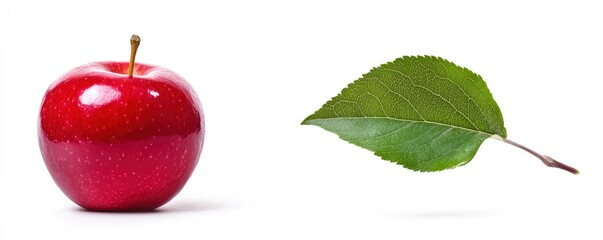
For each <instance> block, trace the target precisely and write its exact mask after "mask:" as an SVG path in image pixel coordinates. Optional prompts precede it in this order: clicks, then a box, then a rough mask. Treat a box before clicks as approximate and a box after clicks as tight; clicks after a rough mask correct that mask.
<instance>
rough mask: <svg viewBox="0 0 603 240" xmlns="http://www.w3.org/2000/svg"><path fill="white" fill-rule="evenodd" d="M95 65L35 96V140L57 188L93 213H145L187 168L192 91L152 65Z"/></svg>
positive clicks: (197, 111) (181, 181) (200, 118)
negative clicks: (131, 69)
mask: <svg viewBox="0 0 603 240" xmlns="http://www.w3.org/2000/svg"><path fill="white" fill-rule="evenodd" d="M128 66H129V63H127V62H97V63H90V64H86V65H83V66H80V67H77V68H75V69H73V70H71V71H70V72H68V73H66V74H65V75H63V76H62V77H60V78H59V79H58V80H56V81H55V82H54V83H53V84H52V85H51V86H50V87H49V88H48V90H47V91H46V94H45V95H44V99H43V100H42V104H41V109H40V116H39V122H38V140H39V145H40V151H41V153H42V157H43V159H44V162H45V164H46V167H47V168H48V171H49V172H50V175H51V176H52V178H53V179H54V181H55V183H56V184H57V185H58V187H59V188H60V189H61V190H62V191H63V193H65V195H67V197H69V198H70V199H71V200H72V201H73V202H75V203H76V204H78V205H80V206H81V207H83V208H86V209H88V210H94V211H148V210H153V209H155V208H158V207H160V206H162V205H163V204H165V203H167V202H168V201H170V200H171V199H172V198H173V197H174V196H176V194H178V192H180V190H181V189H182V188H183V187H184V185H185V183H186V182H187V180H188V179H189V177H190V176H191V174H192V173H193V170H194V168H195V166H196V165H197V162H198V160H199V156H200V154H201V150H202V148H203V142H204V136H205V121H204V114H203V109H202V107H201V103H200V101H199V99H198V97H197V95H196V93H195V92H194V90H193V88H192V87H191V86H190V85H189V84H188V83H187V82H186V81H185V80H184V79H183V78H182V77H180V76H179V75H178V74H176V73H174V72H172V71H170V70H168V69H165V68H162V67H158V66H152V65H146V64H138V63H137V64H135V67H134V74H133V76H132V77H129V76H128V74H127V71H128Z"/></svg>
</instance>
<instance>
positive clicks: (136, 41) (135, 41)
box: [128, 35, 140, 77]
mask: <svg viewBox="0 0 603 240" xmlns="http://www.w3.org/2000/svg"><path fill="white" fill-rule="evenodd" d="M130 46H131V48H130V67H128V76H129V77H132V75H133V74H134V59H135V58H136V50H138V46H140V37H139V36H138V35H132V37H131V38H130Z"/></svg>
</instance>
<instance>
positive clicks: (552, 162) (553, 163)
mask: <svg viewBox="0 0 603 240" xmlns="http://www.w3.org/2000/svg"><path fill="white" fill-rule="evenodd" d="M503 142H506V143H508V144H511V145H513V146H515V147H518V148H521V149H523V150H524V151H526V152H529V153H530V154H532V155H534V156H536V157H537V158H538V159H540V161H542V163H544V165H547V166H548V167H554V168H559V169H563V170H565V171H568V172H570V173H573V174H579V173H580V171H578V169H575V168H573V167H570V166H568V165H565V164H563V163H560V162H557V160H555V159H553V158H552V157H549V156H546V155H542V154H540V153H537V152H536V151H534V150H532V149H530V148H528V147H526V146H524V145H521V144H519V143H516V142H513V141H511V140H509V139H506V138H505V139H503Z"/></svg>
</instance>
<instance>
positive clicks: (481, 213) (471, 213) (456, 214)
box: [396, 209, 499, 219]
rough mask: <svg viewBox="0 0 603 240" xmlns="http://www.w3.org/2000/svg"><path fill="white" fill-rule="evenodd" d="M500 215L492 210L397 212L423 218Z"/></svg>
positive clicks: (400, 215)
mask: <svg viewBox="0 0 603 240" xmlns="http://www.w3.org/2000/svg"><path fill="white" fill-rule="evenodd" d="M497 215H499V212H496V211H490V210H477V209H473V210H452V209H447V210H431V211H422V212H407V213H402V214H397V215H396V216H398V217H403V218H412V219H417V218H422V219H468V218H490V217H495V216H497Z"/></svg>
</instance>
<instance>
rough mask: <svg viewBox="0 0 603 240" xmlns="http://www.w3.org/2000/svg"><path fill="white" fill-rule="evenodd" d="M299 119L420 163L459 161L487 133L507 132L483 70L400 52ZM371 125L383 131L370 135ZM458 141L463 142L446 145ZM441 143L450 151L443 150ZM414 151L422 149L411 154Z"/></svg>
mask: <svg viewBox="0 0 603 240" xmlns="http://www.w3.org/2000/svg"><path fill="white" fill-rule="evenodd" d="M411 123H412V124H414V125H415V126H414V127H413V128H410V130H409V129H407V130H403V131H401V130H400V129H403V128H404V127H403V126H406V125H408V124H411ZM302 124H306V125H317V126H320V127H322V128H323V129H325V130H327V131H330V132H333V133H336V134H337V135H339V136H340V138H342V139H344V140H346V141H348V142H350V143H352V144H355V145H358V146H360V147H363V148H366V149H368V150H371V151H373V152H375V154H376V155H378V156H381V157H382V158H383V159H384V160H389V161H393V162H396V163H398V164H401V165H403V166H405V167H406V168H409V169H412V170H417V171H439V170H444V169H449V168H454V167H456V166H461V165H464V164H466V163H468V162H469V161H470V160H471V159H472V158H473V156H474V155H475V153H476V152H477V149H478V148H479V146H480V145H481V143H482V142H483V141H484V140H485V139H486V138H488V137H490V136H492V135H499V136H501V137H502V138H505V137H506V130H505V128H504V122H503V119H502V113H501V112H500V109H499V108H498V105H497V104H496V102H495V101H494V99H493V98H492V95H491V93H490V91H489V89H488V88H487V86H486V84H485V82H484V81H483V80H482V78H481V77H480V76H479V75H477V74H475V73H473V72H471V71H470V70H468V69H466V68H462V67H459V66H457V65H455V64H453V63H451V62H449V61H447V60H445V59H442V58H439V57H431V56H418V57H403V58H399V59H396V60H394V61H393V62H389V63H386V64H383V65H381V66H379V67H377V68H373V69H372V70H371V71H370V72H369V73H367V74H364V75H363V77H362V78H360V79H358V80H356V81H354V82H352V83H351V84H349V85H348V86H347V87H346V88H344V89H343V90H342V92H341V93H340V94H338V95H337V96H335V97H333V98H332V99H331V100H329V101H328V102H327V103H325V104H324V105H323V106H322V107H321V108H320V109H319V110H318V111H316V112H315V113H314V114H312V115H310V116H308V117H307V118H306V119H305V120H304V121H303V122H302ZM417 125H419V126H421V127H417ZM392 126H397V127H398V128H397V129H398V130H396V131H397V132H398V133H396V132H394V131H393V130H392V131H391V132H390V133H383V132H382V131H377V130H379V128H381V129H388V128H390V127H392ZM434 129H436V130H434ZM444 131H449V132H448V133H441V135H438V139H440V140H438V141H440V142H438V141H433V140H434V139H431V140H432V141H426V143H423V144H422V145H417V144H414V143H412V142H410V143H406V144H399V146H398V148H399V149H391V147H388V146H387V144H385V142H387V141H389V142H391V141H403V139H404V138H405V136H407V135H410V136H412V135H413V134H422V135H420V136H419V137H420V138H421V137H422V138H425V139H426V140H429V136H431V135H432V134H434V133H438V132H444ZM375 132H381V134H382V135H373V133H375ZM382 136H389V137H388V138H386V139H381V138H382ZM426 137H427V138H426ZM435 140H437V139H435ZM441 141H443V142H446V143H449V144H443V143H442V142H441ZM455 142H460V144H456V145H451V144H452V143H455ZM452 147H454V148H455V149H456V150H455V149H451V148H452ZM415 148H416V149H415ZM417 149H418V150H417ZM442 150H446V151H448V154H449V155H441V151H442ZM417 152H418V153H421V154H414V153H417ZM440 155H441V156H440ZM438 156H440V157H438Z"/></svg>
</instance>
